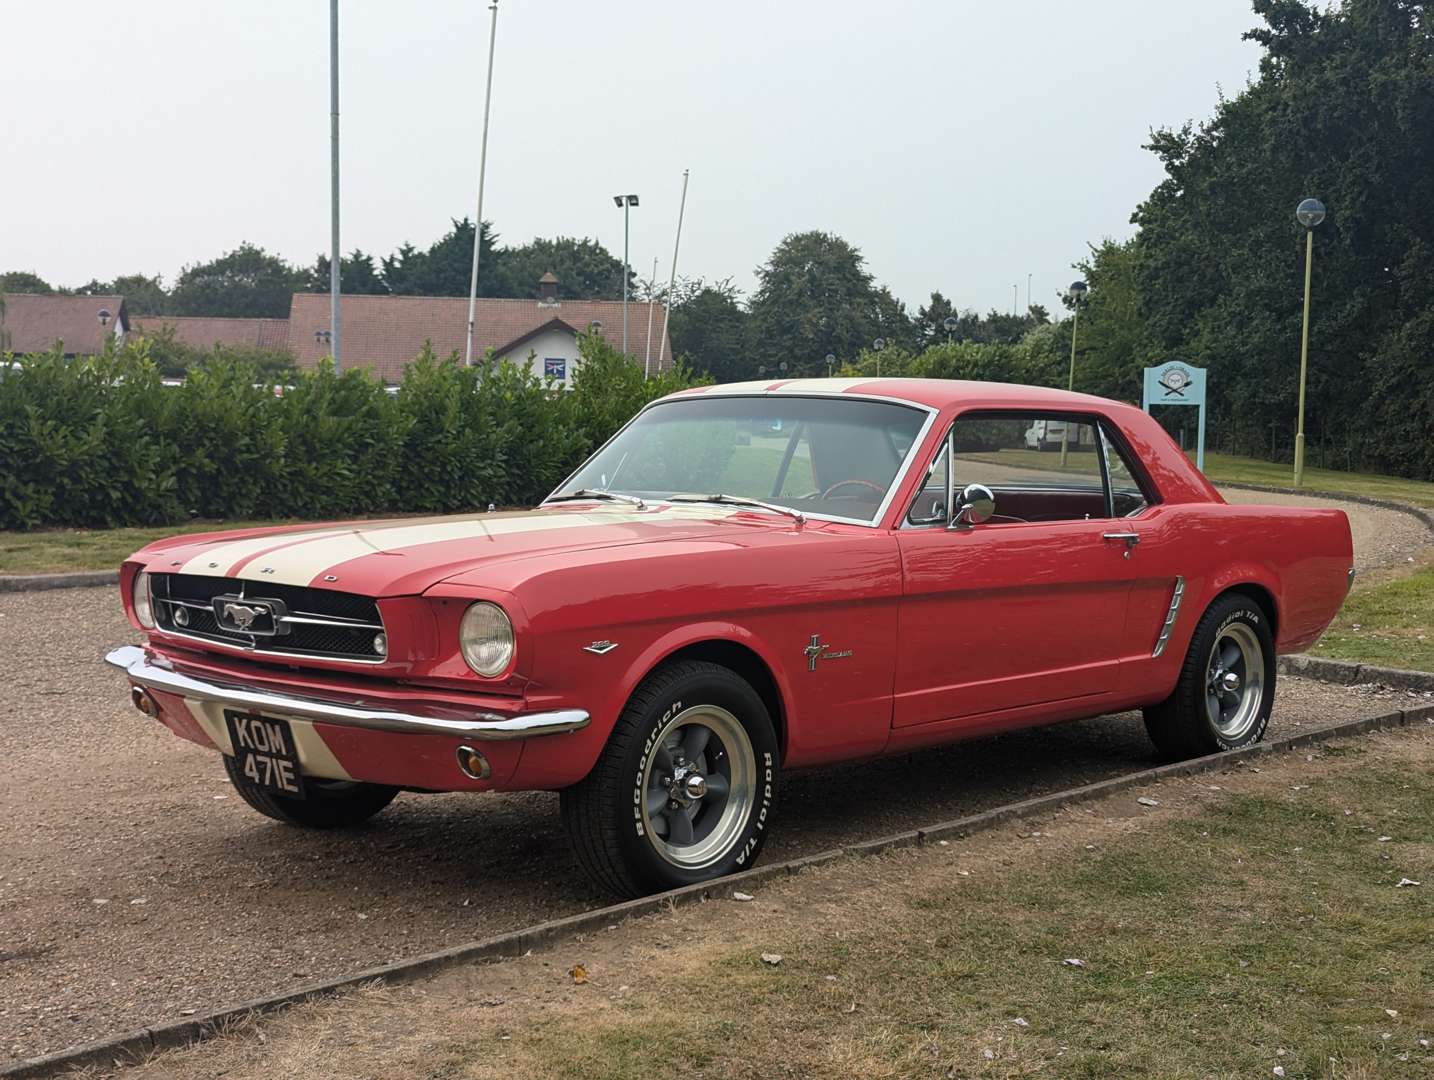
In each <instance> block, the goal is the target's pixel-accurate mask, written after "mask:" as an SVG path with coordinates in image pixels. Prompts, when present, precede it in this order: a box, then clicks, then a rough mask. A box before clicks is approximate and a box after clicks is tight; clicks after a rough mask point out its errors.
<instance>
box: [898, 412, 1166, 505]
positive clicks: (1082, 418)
mask: <svg viewBox="0 0 1434 1080" xmlns="http://www.w3.org/2000/svg"><path fill="white" fill-rule="evenodd" d="M991 413H996V414H1004V415H1008V416H1015V417H1018V418H1021V419H1025V418H1026V417H1027V416H1028V415H1029V416H1031V417H1034V418H1036V419H1040V418H1042V417H1057V418H1061V419H1065V420H1067V421H1069V420H1070V419H1071V418H1072V417H1074V418H1075V420H1076V422H1078V423H1086V424H1090V425H1091V426H1092V427H1094V428H1095V429H1096V441H1097V444H1098V445H1099V446H1100V447H1101V455H1100V459H1101V461H1100V471H1101V490H1102V494H1103V495H1104V496H1105V507H1106V511H1107V513H1106V515H1105V517H1103V518H1061V519H1060V520H1059V521H997V522H985V523H983V524H982V526H981V527H982V528H983V529H984V528H990V527H992V526H1001V527H1009V526H1012V525H1062V524H1064V523H1065V522H1067V521H1124V520H1126V519H1134V518H1137V517H1139V516H1140V515H1141V514H1144V513H1145V512H1146V511H1147V510H1149V509H1150V508H1151V507H1152V506H1154V505H1155V503H1154V502H1152V501H1151V499H1150V496H1149V495H1148V494H1146V493H1145V490H1144V489H1143V488H1141V498H1143V499H1144V500H1145V505H1144V506H1142V507H1140V509H1139V510H1134V511H1131V512H1130V513H1129V514H1122V515H1121V516H1120V517H1116V515H1115V512H1114V511H1115V489H1114V487H1113V486H1112V485H1111V483H1110V477H1109V472H1108V470H1109V465H1108V464H1107V462H1106V460H1105V446H1106V433H1105V425H1106V424H1107V423H1108V422H1109V420H1108V418H1107V417H1106V416H1105V415H1104V414H1103V413H1091V412H1084V413H1083V412H1075V411H1072V412H1069V413H1066V412H1063V411H1061V410H1059V409H1055V410H1052V409H1037V410H1034V411H1032V412H1030V413H1029V414H1028V413H1027V412H1025V411H1024V410H1022V409H1020V408H1010V409H968V410H967V411H966V412H962V413H957V414H956V416H954V417H953V418H952V420H951V426H950V427H948V428H947V429H946V437H945V447H946V451H945V452H946V454H947V465H946V489H947V491H948V492H949V493H950V497H951V498H952V499H954V498H955V477H956V469H955V462H956V453H955V442H954V436H955V433H956V425H957V424H958V423H960V421H961V418H962V417H963V416H973V415H974V416H980V415H982V414H991ZM940 453H942V451H941V450H940V449H938V450H937V452H936V454H937V455H939V454H940ZM937 461H938V457H937V456H936V455H933V456H932V458H931V465H930V467H929V468H928V469H927V475H928V476H929V475H930V474H931V473H932V472H933V471H934V470H935V468H936V464H937ZM1133 475H1134V473H1132V476H1133ZM978 482H979V481H978ZM1136 483H1137V486H1139V481H1138V480H1137V482H1136ZM986 486H987V487H989V488H991V489H992V490H993V491H995V490H997V489H999V488H1000V487H1004V486H1007V485H1000V484H987V485H986ZM1020 490H1021V491H1030V492H1040V493H1049V494H1054V495H1067V494H1070V493H1071V492H1072V491H1079V490H1083V489H1080V488H1064V487H1042V486H1037V485H1033V486H1031V487H1022V488H1021V489H1020ZM918 495H920V491H917V492H915V493H914V494H913V495H912V501H913V503H914V502H915V499H916V497H917V496H918ZM948 505H949V504H948ZM998 509H999V507H998ZM910 516H911V508H910V507H907V510H906V512H905V513H904V514H902V515H901V524H900V525H899V526H898V527H899V528H901V529H935V528H945V526H944V525H943V524H942V523H941V522H939V521H925V522H913V521H911V520H910Z"/></svg>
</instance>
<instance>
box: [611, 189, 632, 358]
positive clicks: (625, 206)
mask: <svg viewBox="0 0 1434 1080" xmlns="http://www.w3.org/2000/svg"><path fill="white" fill-rule="evenodd" d="M612 201H613V203H614V204H616V205H617V206H620V207H622V354H623V356H626V355H627V287H628V278H630V277H631V276H632V273H631V271H629V270H628V235H629V229H628V226H629V223H630V222H631V219H632V208H633V207H634V206H636V205H637V196H636V195H614V196H613V197H612Z"/></svg>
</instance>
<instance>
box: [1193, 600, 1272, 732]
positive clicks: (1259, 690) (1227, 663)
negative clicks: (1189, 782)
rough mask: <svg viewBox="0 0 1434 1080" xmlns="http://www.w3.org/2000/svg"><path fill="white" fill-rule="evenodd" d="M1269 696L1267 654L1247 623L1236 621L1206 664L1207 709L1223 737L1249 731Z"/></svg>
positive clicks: (1221, 636) (1218, 639) (1217, 642)
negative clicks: (1266, 687)
mask: <svg viewBox="0 0 1434 1080" xmlns="http://www.w3.org/2000/svg"><path fill="white" fill-rule="evenodd" d="M1264 698H1265V653H1264V650H1263V649H1261V648H1260V641H1259V638H1257V637H1256V636H1255V632H1254V631H1253V630H1252V629H1250V627H1248V626H1246V625H1245V624H1244V623H1238V622H1233V623H1230V624H1229V625H1228V626H1226V627H1225V628H1224V629H1223V630H1221V631H1220V633H1219V634H1218V635H1217V636H1216V638H1215V644H1214V646H1213V647H1212V648H1211V649H1210V660H1209V663H1207V664H1206V666H1205V712H1206V714H1207V715H1208V716H1209V717H1210V723H1211V724H1213V725H1214V727H1215V730H1216V731H1218V732H1219V733H1220V735H1221V737H1222V738H1224V739H1226V740H1227V741H1230V742H1234V741H1236V740H1239V739H1242V738H1244V737H1245V736H1246V735H1248V734H1249V732H1250V729H1251V728H1253V727H1254V726H1255V722H1256V721H1257V720H1258V719H1259V716H1260V705H1261V703H1262V702H1263V701H1264Z"/></svg>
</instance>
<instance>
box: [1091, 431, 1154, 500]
mask: <svg viewBox="0 0 1434 1080" xmlns="http://www.w3.org/2000/svg"><path fill="white" fill-rule="evenodd" d="M1101 441H1102V442H1103V443H1104V444H1105V465H1106V472H1107V475H1109V477H1110V498H1111V504H1112V506H1113V507H1114V511H1115V512H1114V514H1113V516H1114V517H1131V516H1133V515H1135V514H1138V513H1140V512H1141V511H1142V510H1144V509H1145V508H1146V507H1147V506H1149V505H1150V500H1149V499H1147V498H1146V496H1145V492H1144V491H1143V490H1142V489H1141V486H1140V481H1139V480H1138V479H1137V478H1136V475H1135V470H1134V469H1132V468H1131V467H1130V459H1129V458H1127V457H1126V456H1125V451H1124V450H1123V449H1122V448H1121V445H1120V444H1119V443H1118V442H1115V441H1114V440H1113V439H1111V438H1110V437H1109V436H1107V435H1106V434H1105V432H1104V431H1102V432H1101Z"/></svg>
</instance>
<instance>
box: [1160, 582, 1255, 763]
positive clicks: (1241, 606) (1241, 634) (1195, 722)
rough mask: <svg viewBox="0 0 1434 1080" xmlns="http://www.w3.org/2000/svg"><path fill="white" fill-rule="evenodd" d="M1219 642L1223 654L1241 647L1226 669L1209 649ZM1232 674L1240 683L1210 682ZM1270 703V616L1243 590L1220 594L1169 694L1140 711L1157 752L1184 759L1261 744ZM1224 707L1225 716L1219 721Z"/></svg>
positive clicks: (1198, 627)
mask: <svg viewBox="0 0 1434 1080" xmlns="http://www.w3.org/2000/svg"><path fill="white" fill-rule="evenodd" d="M1217 643H1219V645H1220V648H1221V651H1222V654H1223V655H1224V656H1226V657H1228V656H1229V655H1232V654H1233V652H1239V653H1240V654H1241V655H1240V661H1239V663H1237V664H1235V665H1232V666H1230V667H1229V668H1228V669H1227V667H1226V666H1225V665H1224V663H1223V660H1221V659H1220V658H1217V657H1216V655H1215V649H1216V645H1217ZM1257 655H1258V660H1257V659H1256V656H1257ZM1231 673H1234V674H1236V676H1237V679H1238V680H1239V681H1240V686H1239V688H1238V690H1229V689H1221V688H1216V687H1215V684H1216V683H1219V682H1220V679H1222V678H1224V677H1226V676H1228V675H1229V674H1231ZM1217 676H1218V677H1217ZM1252 680H1253V681H1252ZM1222 685H1223V684H1222ZM1274 703H1275V643H1274V637H1273V635H1272V633H1271V630H1270V625H1269V619H1268V618H1267V617H1266V615H1265V612H1264V611H1263V610H1262V609H1261V608H1260V605H1259V604H1257V603H1255V601H1253V600H1252V599H1250V598H1249V597H1248V596H1246V595H1244V594H1243V593H1226V594H1225V595H1224V596H1221V597H1220V598H1218V599H1217V600H1216V601H1215V602H1214V603H1213V604H1211V605H1210V607H1209V608H1208V609H1207V610H1206V612H1205V614H1204V615H1202V616H1201V617H1200V622H1199V623H1198V624H1197V625H1196V627H1195V633H1194V635H1193V636H1192V637H1191V639H1190V648H1189V650H1188V651H1187V652H1186V654H1185V661H1184V663H1183V664H1182V665H1181V667H1180V680H1179V682H1177V683H1176V684H1175V691H1174V693H1172V694H1171V695H1170V696H1169V697H1168V698H1166V699H1165V700H1164V701H1162V702H1161V703H1160V704H1158V705H1152V706H1149V707H1147V708H1146V709H1145V730H1146V731H1147V732H1149V734H1150V739H1151V741H1152V742H1153V743H1155V746H1156V749H1157V750H1159V751H1160V754H1161V755H1162V756H1163V757H1165V758H1167V759H1168V760H1171V761H1183V760H1185V759H1186V758H1192V757H1202V756H1204V755H1206V754H1215V753H1219V752H1220V751H1222V750H1235V749H1238V748H1239V747H1241V746H1249V745H1250V744H1251V743H1256V742H1259V741H1260V740H1261V739H1263V738H1264V737H1265V730H1266V728H1268V727H1269V724H1270V711H1271V709H1272V708H1273V707H1274ZM1227 708H1228V715H1229V719H1228V720H1227V721H1225V720H1220V719H1217V714H1220V715H1221V716H1222V717H1223V716H1224V715H1225V713H1226V710H1227Z"/></svg>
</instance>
